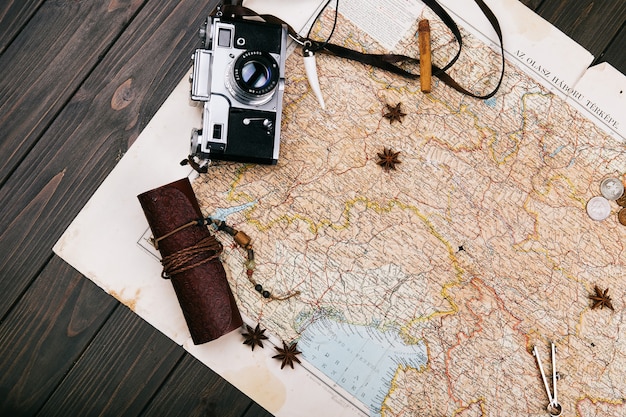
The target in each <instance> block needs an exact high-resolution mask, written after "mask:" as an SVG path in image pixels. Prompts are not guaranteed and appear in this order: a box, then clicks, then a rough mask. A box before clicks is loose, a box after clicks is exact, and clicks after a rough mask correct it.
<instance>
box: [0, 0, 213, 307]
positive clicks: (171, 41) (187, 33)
mask: <svg viewBox="0 0 626 417" xmlns="http://www.w3.org/2000/svg"><path fill="white" fill-rule="evenodd" d="M215 1H216V0H202V1H192V2H171V1H167V0H160V1H151V2H149V3H148V4H146V6H145V7H143V8H142V9H141V12H140V13H139V15H138V16H137V17H136V18H135V19H134V20H133V22H132V24H131V25H130V27H129V28H128V30H126V31H125V32H124V34H123V35H122V36H121V37H120V38H119V39H118V40H117V41H116V42H115V45H114V46H113V47H112V48H111V50H110V51H108V53H107V54H106V56H105V57H104V58H103V59H102V61H101V62H100V64H99V65H98V67H97V68H96V70H95V71H93V73H91V74H90V76H89V78H88V79H87V80H86V81H85V82H84V83H83V84H82V86H81V88H80V89H79V90H78V91H77V92H76V94H74V96H73V97H72V99H71V101H70V102H69V103H68V104H67V105H66V106H65V107H64V109H63V111H62V112H61V113H60V114H59V115H58V117H56V119H55V121H54V122H53V123H52V125H51V126H50V127H49V128H48V129H47V131H46V132H45V134H44V135H43V136H42V139H41V140H40V141H39V142H38V143H37V144H36V145H35V147H34V148H33V149H32V151H30V152H29V153H28V156H27V157H26V159H25V160H24V162H23V163H22V164H20V165H19V167H18V168H17V169H16V171H15V172H14V173H13V174H12V175H11V177H10V178H9V179H8V180H7V182H6V183H5V184H4V185H3V186H2V187H1V188H0V201H2V204H3V208H2V210H3V215H2V216H0V287H1V288H2V289H3V291H2V292H0V317H2V316H3V315H4V314H5V313H6V311H7V310H8V308H10V306H11V305H13V304H14V303H15V301H16V300H17V298H18V297H19V296H20V294H22V293H23V292H24V290H25V289H26V288H27V286H28V285H29V284H30V282H31V281H32V280H33V279H34V277H35V276H36V275H37V273H38V271H39V270H40V269H41V268H42V266H43V265H44V264H45V262H46V261H47V259H48V257H49V256H50V248H51V247H52V245H53V244H54V243H55V242H56V240H57V239H58V238H59V237H60V236H61V234H62V232H63V231H64V230H65V228H66V227H67V226H68V225H69V223H70V222H71V220H72V219H73V218H74V217H75V216H76V215H77V214H78V212H79V211H80V209H81V208H82V207H83V206H84V205H85V204H86V202H87V200H88V199H89V197H90V196H91V195H92V194H93V192H94V191H95V190H96V188H97V186H98V185H99V184H100V183H101V182H102V181H103V180H104V178H105V177H106V176H107V175H108V173H109V172H110V171H111V170H112V169H113V167H114V166H115V163H116V162H117V161H118V160H119V158H120V157H121V155H123V154H124V152H125V151H126V149H127V148H128V146H129V145H130V144H131V143H132V142H133V141H134V139H135V138H136V137H137V136H138V135H139V133H140V132H141V130H142V129H143V128H144V127H145V125H146V124H147V123H148V121H149V120H150V119H151V118H152V116H153V114H154V113H155V112H156V111H157V110H158V108H159V107H160V106H161V104H162V103H163V101H165V99H166V98H167V96H168V95H169V94H170V92H171V91H172V89H173V88H174V87H175V86H176V84H178V82H179V81H180V80H181V79H182V78H183V76H184V75H185V73H186V72H187V71H188V70H189V68H190V66H191V61H190V59H189V57H190V56H191V52H192V51H193V50H194V48H195V47H196V46H197V45H198V43H199V39H198V37H197V28H199V27H200V24H201V22H202V21H204V20H205V19H206V15H207V13H208V12H209V11H210V10H211V9H212V7H213V6H214V5H215ZM81 3H94V2H81ZM95 3H98V4H99V3H100V2H95ZM111 4H117V3H116V2H114V3H111ZM93 35H94V34H90V36H93ZM5 55H6V54H5ZM46 82H47V83H50V85H53V84H55V81H54V80H51V79H48V80H47V81H46ZM16 83H21V84H28V81H27V80H25V79H20V80H18V81H16ZM2 123H3V126H2V127H0V130H2V131H3V134H4V133H6V132H5V131H4V124H5V123H6V122H2ZM187 135H188V133H187V132H181V137H182V138H185V139H182V140H188V139H186V138H187ZM6 142H10V143H13V142H12V141H11V140H6ZM16 145H17V144H16V143H13V146H16ZM3 146H4V145H3ZM4 152H6V151H4ZM183 157H184V155H183Z"/></svg>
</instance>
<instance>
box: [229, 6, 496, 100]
mask: <svg viewBox="0 0 626 417" xmlns="http://www.w3.org/2000/svg"><path fill="white" fill-rule="evenodd" d="M421 1H422V2H423V3H424V4H426V6H428V7H429V8H430V9H431V10H432V11H433V12H434V13H435V14H436V15H437V16H438V17H439V18H440V19H441V21H442V22H443V23H444V24H445V25H446V26H447V27H448V29H449V30H450V31H451V32H452V34H453V35H454V37H455V39H456V41H457V43H458V45H459V49H458V51H457V53H456V54H455V56H454V57H453V58H452V59H451V60H450V62H448V63H447V64H446V65H445V66H443V67H441V68H439V67H437V66H435V65H433V66H432V75H433V76H435V77H437V78H439V79H440V80H441V81H442V82H443V83H445V84H446V85H448V86H450V87H451V88H453V89H455V90H457V91H459V92H461V93H463V94H466V95H468V96H470V97H474V98H478V99H488V98H490V97H493V96H494V95H495V94H496V92H497V91H498V89H499V88H500V85H501V84H502V79H503V78H504V65H505V59H504V44H503V40H502V30H501V28H500V24H499V22H498V19H497V18H496V16H495V15H494V14H493V12H492V11H491V9H490V8H489V7H488V6H487V5H486V4H485V2H484V1H483V0H474V2H475V3H476V4H477V5H478V7H479V8H480V9H481V11H482V12H483V14H484V15H485V17H486V18H487V20H488V21H489V23H490V24H491V26H492V27H493V29H494V31H495V32H496V35H497V36H498V40H499V42H500V55H501V58H502V64H501V71H500V77H499V79H498V83H497V84H496V86H495V87H494V89H493V90H492V91H491V92H489V93H487V94H479V93H474V92H471V91H469V90H467V89H466V88H464V87H462V86H461V85H460V84H459V83H458V82H456V81H455V80H454V79H453V78H452V77H451V76H450V75H449V74H448V73H447V72H446V71H447V70H448V69H450V67H452V65H454V64H455V63H456V61H457V60H458V59H459V56H460V55H461V49H462V47H463V37H462V35H461V31H460V30H459V27H458V26H457V24H456V22H455V21H454V19H452V17H451V16H450V14H448V12H447V11H446V10H445V9H444V8H443V7H442V6H441V5H440V4H439V3H438V2H437V1H436V0H421ZM235 3H236V4H234V5H224V6H222V7H221V9H220V12H221V13H222V14H223V16H224V17H225V18H230V19H237V18H243V17H258V18H261V19H263V20H265V21H266V22H268V23H279V24H284V25H286V26H287V27H288V28H289V34H290V35H291V36H292V37H293V38H294V39H297V40H298V41H299V42H301V43H303V44H306V45H307V48H308V49H309V50H311V51H313V52H320V53H326V54H329V55H333V56H338V57H341V58H345V59H350V60H353V61H357V62H361V63H363V64H366V65H371V66H373V67H376V68H380V69H382V70H385V71H389V72H392V73H394V74H397V75H400V76H402V77H405V78H409V79H418V78H419V74H415V73H412V72H410V71H407V70H405V69H404V68H402V66H401V65H402V64H405V63H406V64H413V65H419V59H417V58H413V57H410V56H406V55H398V54H367V53H362V52H359V51H355V50H353V49H349V48H345V47H343V46H340V45H336V44H333V43H329V42H320V41H315V40H312V39H307V38H303V37H302V36H300V35H299V34H298V33H297V32H296V31H295V30H294V29H293V28H292V27H291V26H289V25H288V24H287V23H285V22H284V21H282V20H281V19H279V18H277V17H276V16H273V15H267V14H258V13H256V12H254V11H253V10H251V9H249V8H246V7H244V6H242V5H241V1H236V2H235Z"/></svg>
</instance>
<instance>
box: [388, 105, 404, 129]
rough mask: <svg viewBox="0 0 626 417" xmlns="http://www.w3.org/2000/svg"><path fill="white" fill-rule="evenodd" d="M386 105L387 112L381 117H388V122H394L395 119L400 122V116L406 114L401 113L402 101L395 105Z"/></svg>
mask: <svg viewBox="0 0 626 417" xmlns="http://www.w3.org/2000/svg"><path fill="white" fill-rule="evenodd" d="M386 106H387V113H385V114H384V115H383V117H385V118H386V119H389V124H391V123H393V122H395V121H396V120H397V121H398V122H400V123H402V118H403V117H404V116H406V113H403V112H402V109H401V106H402V103H398V104H396V105H395V106H390V105H389V104H386Z"/></svg>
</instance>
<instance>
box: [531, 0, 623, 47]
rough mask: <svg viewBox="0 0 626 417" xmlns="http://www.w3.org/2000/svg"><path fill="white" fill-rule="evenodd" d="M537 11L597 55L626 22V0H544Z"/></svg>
mask: <svg viewBox="0 0 626 417" xmlns="http://www.w3.org/2000/svg"><path fill="white" fill-rule="evenodd" d="M537 13H538V14H539V15H541V16H542V17H543V18H545V19H546V20H548V21H550V22H552V24H553V25H554V26H556V27H557V28H559V29H560V30H561V31H563V32H565V34H567V35H568V36H569V37H571V38H572V39H574V40H575V41H576V42H578V43H579V44H580V45H581V46H583V47H584V48H585V49H587V50H588V51H589V52H591V53H592V54H593V55H594V56H596V57H598V56H600V55H601V54H602V52H603V51H604V49H605V48H606V46H607V45H608V44H609V42H610V41H611V40H612V39H613V38H614V37H615V35H616V34H617V32H618V31H619V30H620V28H621V27H622V25H623V24H624V21H625V20H626V2H625V1H624V0H603V1H588V0H561V1H545V2H543V3H542V4H541V6H540V7H539V8H538V9H537Z"/></svg>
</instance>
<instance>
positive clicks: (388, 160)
mask: <svg viewBox="0 0 626 417" xmlns="http://www.w3.org/2000/svg"><path fill="white" fill-rule="evenodd" d="M398 155H400V152H394V151H393V150H391V149H390V148H384V149H383V151H382V153H381V152H379V153H378V159H379V160H378V162H376V163H377V164H378V165H380V166H381V167H383V169H384V170H385V171H389V170H390V169H396V165H398V164H400V163H402V161H400V160H399V159H398Z"/></svg>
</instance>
